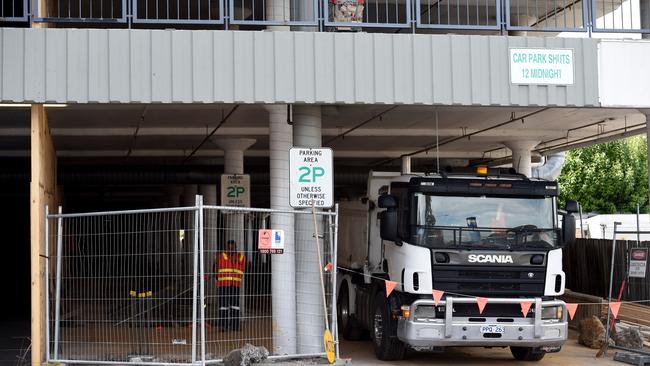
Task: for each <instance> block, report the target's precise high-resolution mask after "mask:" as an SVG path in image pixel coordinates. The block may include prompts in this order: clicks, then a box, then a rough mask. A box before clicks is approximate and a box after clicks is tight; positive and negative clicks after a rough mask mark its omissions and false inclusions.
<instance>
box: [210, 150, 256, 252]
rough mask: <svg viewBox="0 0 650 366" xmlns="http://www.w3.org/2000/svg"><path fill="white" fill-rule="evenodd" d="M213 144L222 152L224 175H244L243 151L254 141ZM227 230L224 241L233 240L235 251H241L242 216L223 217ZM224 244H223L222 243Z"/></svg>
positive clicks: (242, 246) (243, 236)
mask: <svg viewBox="0 0 650 366" xmlns="http://www.w3.org/2000/svg"><path fill="white" fill-rule="evenodd" d="M213 141H214V143H215V144H216V145H217V146H218V147H219V148H220V149H222V150H223V151H224V165H223V172H224V174H235V175H236V174H244V150H246V149H248V148H249V147H251V146H253V144H254V143H255V141H256V140H255V139H241V138H230V139H224V138H220V139H215V140H213ZM224 219H225V220H226V221H225V223H226V224H227V227H228V228H229V229H231V230H228V231H227V232H226V233H225V234H226V236H227V237H226V238H223V239H224V240H226V241H227V240H230V239H232V240H234V241H235V242H236V243H237V249H238V250H240V251H243V250H244V248H245V245H244V238H245V235H244V234H245V233H244V216H243V215H242V214H228V215H226V216H225V217H224ZM222 244H224V243H222Z"/></svg>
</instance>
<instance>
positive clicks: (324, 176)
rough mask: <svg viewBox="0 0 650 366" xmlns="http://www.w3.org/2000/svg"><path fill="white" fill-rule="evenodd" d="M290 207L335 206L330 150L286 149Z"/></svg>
mask: <svg viewBox="0 0 650 366" xmlns="http://www.w3.org/2000/svg"><path fill="white" fill-rule="evenodd" d="M289 169H290V170H289V181H290V195H291V200H290V205H291V207H312V206H314V207H320V208H327V207H332V206H333V205H334V188H333V187H334V171H333V162H332V149H328V148H318V149H310V148H302V147H294V148H292V149H291V150H289Z"/></svg>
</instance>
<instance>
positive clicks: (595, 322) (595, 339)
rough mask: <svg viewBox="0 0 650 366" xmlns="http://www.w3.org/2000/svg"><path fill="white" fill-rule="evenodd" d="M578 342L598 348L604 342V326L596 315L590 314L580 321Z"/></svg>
mask: <svg viewBox="0 0 650 366" xmlns="http://www.w3.org/2000/svg"><path fill="white" fill-rule="evenodd" d="M578 330H579V332H580V335H579V336H578V342H579V343H580V344H582V345H585V346H587V347H589V348H594V349H600V348H601V347H602V346H603V344H604V342H605V326H604V325H603V323H602V322H601V321H600V319H598V317H597V316H595V315H592V316H591V318H586V319H583V320H581V321H580V326H579V328H578Z"/></svg>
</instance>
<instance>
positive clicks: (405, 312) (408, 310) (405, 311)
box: [401, 305, 411, 318]
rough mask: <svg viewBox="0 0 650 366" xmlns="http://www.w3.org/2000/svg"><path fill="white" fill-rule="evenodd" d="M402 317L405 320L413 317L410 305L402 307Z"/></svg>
mask: <svg viewBox="0 0 650 366" xmlns="http://www.w3.org/2000/svg"><path fill="white" fill-rule="evenodd" d="M401 309H402V317H403V318H408V317H410V316H411V307H410V306H408V305H402V307H401Z"/></svg>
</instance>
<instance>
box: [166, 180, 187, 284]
mask: <svg viewBox="0 0 650 366" xmlns="http://www.w3.org/2000/svg"><path fill="white" fill-rule="evenodd" d="M163 191H164V193H165V197H166V200H167V207H180V206H181V195H182V194H183V186H180V185H169V186H167V187H165V188H164V189H163ZM170 219H171V220H173V222H171V223H170V224H171V225H172V226H171V228H172V229H173V230H170V232H168V233H166V234H165V238H166V240H165V245H166V246H167V247H166V248H165V249H164V253H173V254H171V255H167V256H165V260H164V262H163V272H164V273H167V274H169V275H170V276H178V275H179V274H180V265H181V259H180V258H179V257H178V255H177V254H176V253H179V252H180V251H181V249H182V247H181V241H180V236H179V233H178V230H180V228H181V220H180V219H179V217H178V215H177V214H175V213H172V214H170Z"/></svg>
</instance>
